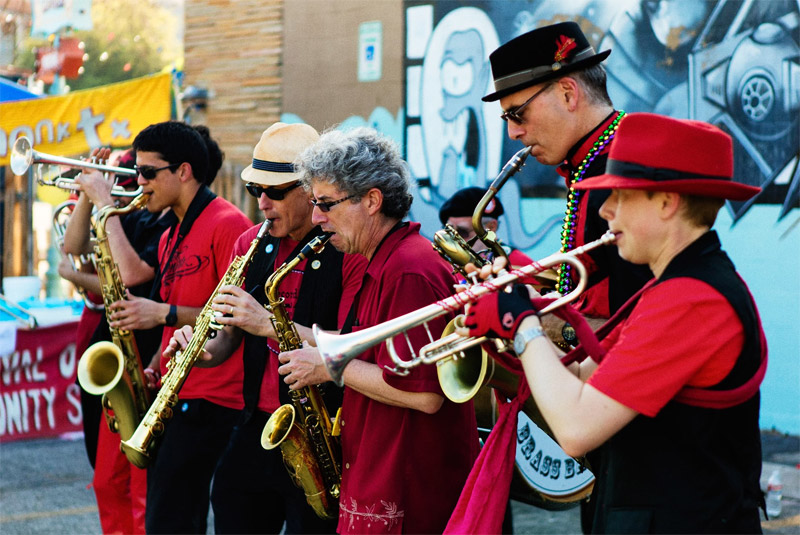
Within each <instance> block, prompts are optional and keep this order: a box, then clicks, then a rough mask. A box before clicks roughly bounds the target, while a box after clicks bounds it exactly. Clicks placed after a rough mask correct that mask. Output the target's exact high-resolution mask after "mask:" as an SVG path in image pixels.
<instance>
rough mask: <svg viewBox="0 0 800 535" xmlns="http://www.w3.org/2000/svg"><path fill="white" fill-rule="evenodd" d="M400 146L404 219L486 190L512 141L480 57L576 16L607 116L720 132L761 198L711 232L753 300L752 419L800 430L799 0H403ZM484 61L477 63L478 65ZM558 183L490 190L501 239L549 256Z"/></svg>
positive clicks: (549, 176) (725, 215)
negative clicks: (641, 115) (408, 195)
mask: <svg viewBox="0 0 800 535" xmlns="http://www.w3.org/2000/svg"><path fill="white" fill-rule="evenodd" d="M404 5H405V14H406V25H407V28H406V36H407V37H406V43H405V53H406V57H405V70H406V100H405V107H406V116H405V122H404V128H405V138H404V143H405V150H406V157H407V159H408V161H409V163H410V165H411V169H412V173H413V174H414V176H415V177H416V178H417V181H418V186H417V188H418V189H417V191H415V192H414V204H413V205H412V214H411V218H412V219H414V220H416V221H420V222H421V223H422V225H423V227H422V228H423V233H425V234H426V235H427V236H429V237H430V236H432V235H433V233H434V232H435V231H436V230H437V229H438V228H440V223H439V219H438V209H439V206H440V205H441V203H442V202H443V200H444V199H446V198H447V197H448V196H449V195H450V194H451V193H452V192H454V191H455V190H457V189H459V188H462V187H464V186H472V185H476V186H485V185H487V183H488V182H490V181H491V180H492V179H493V178H494V177H495V176H496V174H497V172H498V171H499V170H500V168H501V167H502V165H503V164H504V163H505V162H506V161H507V160H508V159H509V158H511V157H512V156H513V155H514V153H515V152H516V151H517V150H519V149H520V148H521V145H520V144H519V143H518V142H515V141H511V140H509V139H507V136H506V132H505V125H504V123H503V122H502V120H501V119H500V118H499V113H500V112H501V110H500V107H499V105H498V104H497V103H496V102H495V103H488V104H487V103H483V102H482V101H481V100H480V98H481V96H483V95H485V94H486V93H488V92H490V91H491V90H492V84H491V76H490V73H489V63H488V56H489V54H490V53H491V52H492V50H494V49H495V48H496V47H497V46H498V45H499V44H500V43H505V42H507V41H509V40H510V39H513V38H514V37H516V36H518V35H520V34H522V33H525V32H527V31H529V30H532V29H534V28H537V27H540V26H543V25H547V24H552V23H556V22H562V21H566V20H574V21H576V22H578V23H579V24H580V25H581V27H582V29H583V32H584V33H585V34H586V36H587V37H588V38H589V40H590V41H591V42H592V44H593V45H594V46H595V48H596V49H597V50H606V49H611V50H612V52H611V55H610V56H609V58H608V59H607V60H606V61H605V62H604V65H605V67H606V70H607V73H608V86H609V94H610V96H611V98H612V100H613V102H614V106H615V107H616V108H617V109H624V110H626V111H628V112H639V111H650V112H656V113H662V114H665V115H669V116H672V117H676V118H691V119H697V120H702V121H706V122H709V123H712V124H715V125H717V126H718V127H720V128H721V129H723V130H725V131H726V132H728V133H729V134H730V135H731V137H732V138H733V139H734V158H735V162H734V168H735V179H736V180H737V181H739V182H743V183H747V184H752V185H758V186H760V187H762V188H763V191H762V193H761V194H759V195H758V196H757V197H755V198H753V199H751V200H750V201H747V202H729V203H727V204H726V208H725V209H723V210H722V211H721V212H720V214H719V217H718V219H717V223H716V225H715V227H716V228H717V231H718V232H719V233H720V236H721V238H722V241H723V243H725V245H726V248H727V250H728V252H729V254H730V255H731V256H732V258H733V260H734V262H735V263H736V265H737V267H738V269H739V271H740V273H742V276H743V277H744V278H745V280H747V281H748V284H749V285H750V288H751V291H752V292H753V295H754V296H755V298H756V301H757V302H758V304H759V308H760V312H761V317H762V320H763V322H764V326H765V332H766V335H767V340H768V344H769V348H770V367H769V370H768V372H767V376H766V378H765V381H764V384H763V385H762V409H761V426H762V428H765V429H768V428H776V429H778V430H781V431H783V432H789V433H800V414H798V413H797V411H796V407H791V408H788V407H787V404H786V403H785V400H786V399H797V398H798V396H800V392H799V391H798V385H800V361H798V359H797V347H799V346H800V331H798V329H797V324H798V323H800V267H798V266H800V262H798V253H797V251H800V210H798V208H800V169H799V165H798V160H799V159H800V139H799V138H800V124H798V123H799V122H800V113H798V111H800V110H799V109H798V108H800V7H798V0H736V1H732V0H560V1H559V0H504V1H491V0H486V1H448V0H438V1H428V2H425V1H418V0H415V1H406V2H405V4H404ZM481 56H482V57H483V61H481V60H480V58H481ZM565 193H566V191H565V185H564V182H563V179H561V178H560V177H559V176H558V175H557V174H556V173H555V170H554V169H553V168H552V167H547V166H544V165H541V164H539V163H538V162H536V161H532V160H531V159H529V160H528V162H527V163H526V165H525V167H524V168H523V169H522V170H521V171H520V172H519V173H517V174H516V175H515V176H514V177H512V178H511V179H510V180H509V181H508V182H506V185H505V186H504V187H503V189H502V190H501V191H500V194H499V197H500V199H501V200H502V202H503V206H504V207H505V211H506V213H505V214H504V216H503V217H502V218H501V221H502V223H501V225H500V229H499V232H498V234H499V236H500V238H501V239H502V240H503V241H504V242H505V243H507V244H509V245H512V246H514V247H516V248H519V249H522V250H523V251H525V252H526V253H527V254H528V255H529V256H531V257H532V258H541V257H543V256H546V255H547V254H550V253H552V252H553V251H554V250H556V248H557V246H558V244H559V238H558V232H559V228H560V225H559V223H560V221H561V219H562V218H563V215H564V207H565V203H564V200H563V199H564V196H565Z"/></svg>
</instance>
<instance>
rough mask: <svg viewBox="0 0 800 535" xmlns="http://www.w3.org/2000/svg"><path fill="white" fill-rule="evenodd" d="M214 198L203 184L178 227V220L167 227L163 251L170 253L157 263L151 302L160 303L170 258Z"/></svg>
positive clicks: (151, 290) (170, 261)
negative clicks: (165, 259)
mask: <svg viewBox="0 0 800 535" xmlns="http://www.w3.org/2000/svg"><path fill="white" fill-rule="evenodd" d="M216 198H217V196H216V195H215V194H214V192H213V191H211V190H210V189H208V186H206V185H205V184H204V185H202V186H200V189H198V190H197V193H196V194H195V196H194V198H193V199H192V202H191V203H190V204H189V208H188V209H187V210H186V215H185V216H184V217H183V220H182V221H180V226H179V225H178V220H177V219H176V220H175V222H174V223H173V224H172V225H171V226H170V227H169V230H168V231H167V232H168V234H167V243H166V245H165V247H164V251H169V252H170V253H169V257H168V258H167V261H166V262H164V263H163V264H162V263H161V262H159V263H158V269H157V271H156V276H155V278H154V279H153V287H152V288H151V289H150V299H151V300H153V301H158V302H161V279H162V277H163V276H164V273H166V272H167V270H168V269H169V266H170V264H171V263H172V257H173V256H175V252H176V251H177V250H178V249H179V248H180V245H181V242H182V241H183V239H184V238H185V237H186V235H187V234H189V231H190V230H191V229H192V226H193V225H194V222H195V221H196V220H197V218H198V217H200V214H202V213H203V210H205V208H206V206H208V205H209V204H210V203H211V201H213V200H214V199H216ZM176 227H177V228H178V235H177V236H176V237H175V244H174V245H172V248H170V244H171V242H172V237H173V236H174V235H175V228H176Z"/></svg>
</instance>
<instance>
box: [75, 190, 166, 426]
mask: <svg viewBox="0 0 800 535" xmlns="http://www.w3.org/2000/svg"><path fill="white" fill-rule="evenodd" d="M149 197H150V194H149V193H142V194H141V195H139V196H137V197H136V198H134V199H133V200H132V201H131V202H130V204H128V206H125V207H123V208H117V207H115V206H114V205H109V206H106V207H104V208H101V209H100V210H99V211H98V212H97V214H96V217H95V219H94V221H93V222H92V227H93V229H94V233H95V237H94V256H95V267H96V270H97V276H98V278H99V279H100V285H101V288H102V293H103V303H104V305H105V310H106V317H107V318H108V320H109V323H110V322H111V317H110V316H111V312H112V310H111V304H112V303H114V302H116V301H121V300H123V299H125V298H126V288H125V284H124V283H123V282H122V277H121V276H120V274H119V268H118V266H117V264H116V263H115V262H114V259H113V257H112V256H111V247H110V246H109V243H108V233H107V232H106V223H107V221H108V218H109V217H111V216H115V215H123V214H127V213H130V212H132V211H134V210H139V209H141V208H144V206H145V205H146V204H147V199H148V198H149ZM109 330H110V332H111V340H112V341H111V342H97V343H96V344H93V345H92V346H91V347H89V348H88V349H87V350H86V351H85V352H84V353H83V355H82V356H81V359H80V361H79V362H78V382H79V383H80V385H81V387H82V388H83V389H84V390H86V391H87V392H88V393H90V394H95V395H102V396H103V410H104V412H105V415H106V421H107V422H108V427H109V429H111V430H112V431H114V432H117V433H119V435H120V439H122V440H126V439H128V438H130V437H131V435H132V434H133V432H134V430H135V429H136V426H137V425H138V423H139V421H140V419H141V418H142V416H143V415H144V414H145V412H146V411H147V409H148V407H149V406H150V401H151V399H152V396H151V394H150V390H148V388H147V383H146V382H145V379H144V369H143V368H142V361H141V359H140V358H139V349H138V347H137V346H136V339H135V338H134V336H133V333H132V332H131V331H129V330H126V329H115V328H112V327H110V326H109ZM112 342H113V343H112ZM112 411H113V415H112V414H111V412H112Z"/></svg>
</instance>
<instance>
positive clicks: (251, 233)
mask: <svg viewBox="0 0 800 535" xmlns="http://www.w3.org/2000/svg"><path fill="white" fill-rule="evenodd" d="M260 227H261V225H260V224H259V225H256V226H254V227H253V228H251V229H250V230H248V231H247V232H245V233H244V234H242V236H241V237H240V238H239V239H238V240H237V242H236V245H234V248H233V254H234V255H242V254H244V252H245V251H247V249H248V248H249V247H250V243H251V242H252V241H253V238H255V237H256V234H258V229H259V228H260ZM297 244H298V242H296V241H295V240H292V239H290V238H283V239H282V240H281V241H280V245H279V246H278V254H277V256H276V257H275V264H274V266H273V269H278V268H279V267H280V266H281V265H282V264H283V263H284V262H286V261H287V260H290V258H289V255H290V254H291V253H292V251H294V249H295V248H296V247H297ZM313 261H314V259H312V262H313ZM307 262H308V259H305V260H303V261H302V262H300V263H298V264H297V265H296V266H295V267H294V269H292V271H291V273H289V274H288V275H286V277H285V278H284V279H283V280H281V285H280V288H279V291H278V293H279V295H280V296H281V297H283V299H284V302H283V304H284V306H285V307H286V312H287V313H288V314H289V317H290V318H293V317H294V307H295V303H296V302H297V296H298V295H299V294H300V284H301V283H302V282H303V274H304V273H305V270H306V264H307ZM366 264H367V261H366V259H365V258H364V257H363V256H360V255H352V254H346V255H344V259H343V260H342V298H341V301H339V321H338V323H339V327H341V326H342V324H343V323H344V321H345V319H346V318H347V313H348V311H349V310H350V306H351V304H352V303H353V297H354V296H355V294H356V292H358V289H359V287H360V286H361V279H362V277H363V275H364V268H365V267H366ZM318 269H324V266H320V267H319V268H318ZM306 327H310V325H306ZM267 346H268V348H269V358H268V359H267V366H266V368H265V370H264V378H263V379H262V381H261V390H260V391H259V396H258V409H259V410H261V411H264V412H267V413H273V412H275V410H276V409H277V408H278V407H280V405H281V403H280V399H279V398H278V389H277V388H276V385H277V384H278V383H279V382H280V381H283V377H281V376H280V375H279V374H278V365H279V362H278V353H280V350H279V348H278V342H277V341H275V340H272V339H268V340H267Z"/></svg>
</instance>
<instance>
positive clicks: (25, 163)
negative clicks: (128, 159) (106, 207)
mask: <svg viewBox="0 0 800 535" xmlns="http://www.w3.org/2000/svg"><path fill="white" fill-rule="evenodd" d="M10 159H11V170H12V171H13V172H14V174H15V175H18V176H19V175H23V174H25V172H26V171H27V170H28V169H29V168H30V167H31V166H32V165H36V166H38V167H37V168H36V171H37V172H36V182H38V183H39V184H40V185H42V186H55V187H57V188H61V189H65V190H67V191H80V190H81V185H80V184H78V183H76V182H75V179H74V178H72V177H69V176H64V175H63V174H62V173H59V175H58V177H56V178H55V179H52V178H45V176H44V175H43V173H42V166H44V165H62V166H66V167H70V168H72V169H75V170H78V169H98V170H100V171H102V172H103V173H105V174H106V175H109V174H111V173H114V174H117V175H128V176H136V175H137V174H138V172H137V171H135V170H133V169H128V168H127V167H116V166H113V165H105V164H99V163H95V162H84V161H81V160H75V159H73V158H63V157H61V156H53V155H52V154H45V153H43V152H39V151H36V150H33V147H32V146H31V141H30V140H29V139H28V138H27V137H25V136H23V137H20V138H18V139H17V140H16V141H15V142H14V146H13V147H12V148H11V158H10ZM141 192H142V188H141V186H140V187H138V188H136V190H134V191H128V190H126V189H125V188H123V187H121V186H117V185H115V186H114V187H112V188H111V194H112V195H114V196H115V197H136V196H138V195H139V194H140V193H141Z"/></svg>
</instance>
